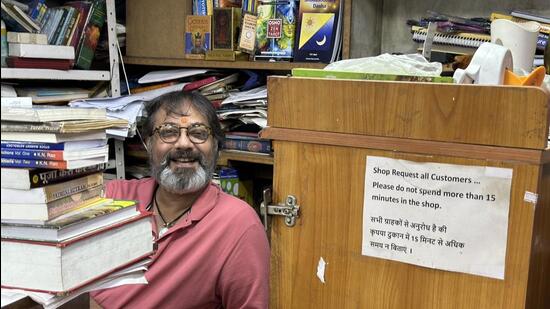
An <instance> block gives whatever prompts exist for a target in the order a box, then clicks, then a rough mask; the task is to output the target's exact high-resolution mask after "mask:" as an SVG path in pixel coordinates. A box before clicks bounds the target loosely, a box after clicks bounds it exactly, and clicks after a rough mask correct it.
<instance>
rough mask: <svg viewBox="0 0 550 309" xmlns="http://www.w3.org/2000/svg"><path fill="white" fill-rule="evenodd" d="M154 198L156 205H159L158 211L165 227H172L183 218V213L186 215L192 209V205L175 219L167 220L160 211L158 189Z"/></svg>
mask: <svg viewBox="0 0 550 309" xmlns="http://www.w3.org/2000/svg"><path fill="white" fill-rule="evenodd" d="M154 200H155V206H157V212H158V213H159V216H160V219H161V220H162V223H163V224H162V225H163V226H164V228H165V229H169V228H171V227H172V226H173V225H174V224H175V223H176V222H177V221H178V220H179V219H181V217H183V215H185V214H186V213H188V212H189V211H190V210H191V206H189V207H188V208H187V209H186V210H184V211H183V212H182V213H181V214H179V215H178V216H177V217H176V218H175V219H174V220H172V221H170V222H167V221H166V219H164V216H163V215H162V212H161V211H160V207H159V203H158V202H157V191H155V196H154Z"/></svg>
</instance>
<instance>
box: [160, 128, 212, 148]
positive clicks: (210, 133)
mask: <svg viewBox="0 0 550 309" xmlns="http://www.w3.org/2000/svg"><path fill="white" fill-rule="evenodd" d="M165 127H172V128H177V129H178V136H177V137H176V139H175V140H174V141H173V142H168V141H166V140H165V139H164V138H163V137H162V135H161V134H160V130H161V129H162V128H165ZM196 127H202V128H205V129H206V130H207V131H208V136H207V137H206V139H205V140H203V141H199V142H195V141H194V140H193V138H191V137H190V136H189V129H191V128H196ZM181 129H185V134H186V135H187V138H188V139H189V140H190V141H191V143H193V144H195V145H200V144H204V143H206V141H207V140H208V137H209V136H211V135H212V128H210V127H209V126H207V125H205V124H203V123H194V124H191V125H190V126H187V127H184V126H178V125H176V124H174V123H163V124H161V125H159V126H157V127H155V128H154V129H153V132H151V135H150V136H153V135H154V134H155V133H156V134H158V136H159V138H160V139H161V140H162V141H163V142H164V143H166V144H175V143H176V142H177V141H178V139H179V138H180V137H181Z"/></svg>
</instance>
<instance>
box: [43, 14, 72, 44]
mask: <svg viewBox="0 0 550 309" xmlns="http://www.w3.org/2000/svg"><path fill="white" fill-rule="evenodd" d="M60 10H61V11H62V13H61V18H60V19H59V21H58V23H57V25H55V28H54V31H53V34H52V37H51V38H50V37H48V43H50V44H51V45H56V42H57V38H58V37H59V34H60V33H61V31H62V30H63V25H64V24H65V20H67V18H70V17H69V16H68V15H69V13H70V12H69V10H68V9H67V8H60Z"/></svg>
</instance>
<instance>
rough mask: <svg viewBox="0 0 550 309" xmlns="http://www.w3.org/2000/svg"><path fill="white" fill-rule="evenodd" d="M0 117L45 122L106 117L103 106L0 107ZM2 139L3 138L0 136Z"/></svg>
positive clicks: (103, 118)
mask: <svg viewBox="0 0 550 309" xmlns="http://www.w3.org/2000/svg"><path fill="white" fill-rule="evenodd" d="M0 117H1V119H2V120H11V121H25V122H47V121H62V120H80V119H88V120H92V119H100V120H105V119H107V113H106V111H105V109H104V108H78V107H67V106H63V107H61V106H35V107H33V108H17V107H4V106H2V107H1V116H0ZM2 139H3V138H2Z"/></svg>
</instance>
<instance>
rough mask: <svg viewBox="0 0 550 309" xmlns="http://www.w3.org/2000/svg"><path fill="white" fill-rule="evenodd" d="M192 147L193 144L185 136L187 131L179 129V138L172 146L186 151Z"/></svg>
mask: <svg viewBox="0 0 550 309" xmlns="http://www.w3.org/2000/svg"><path fill="white" fill-rule="evenodd" d="M194 145H195V144H193V142H191V140H190V139H189V136H187V129H185V128H181V129H180V136H179V137H178V139H177V140H176V143H175V144H174V146H175V147H176V148H181V149H188V148H192V147H193V146H194Z"/></svg>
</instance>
